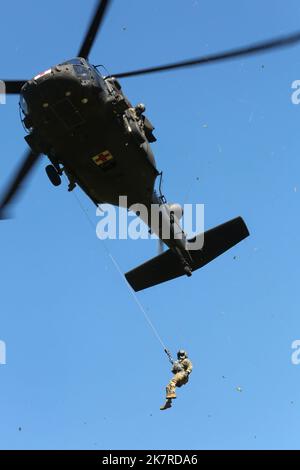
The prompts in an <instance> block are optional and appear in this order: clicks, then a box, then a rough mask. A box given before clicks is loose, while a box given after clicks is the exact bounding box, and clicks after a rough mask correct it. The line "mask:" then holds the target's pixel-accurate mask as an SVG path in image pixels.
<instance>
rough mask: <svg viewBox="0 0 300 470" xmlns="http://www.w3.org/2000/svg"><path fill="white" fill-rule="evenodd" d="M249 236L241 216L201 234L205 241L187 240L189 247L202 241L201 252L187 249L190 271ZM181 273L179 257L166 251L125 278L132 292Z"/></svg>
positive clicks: (200, 266) (130, 272) (172, 252)
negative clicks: (190, 263) (191, 262)
mask: <svg viewBox="0 0 300 470" xmlns="http://www.w3.org/2000/svg"><path fill="white" fill-rule="evenodd" d="M248 235H249V232H248V229H247V227H246V224H245V222H244V221H243V219H242V218H241V217H237V218H236V219H233V220H230V221H228V222H225V223H224V224H222V225H218V226H217V227H214V228H212V229H210V230H208V231H206V232H204V238H203V233H202V234H199V235H197V237H196V238H193V239H191V240H189V243H190V244H191V246H192V245H195V246H196V243H195V241H197V239H199V238H201V240H202V239H203V241H204V243H203V246H202V248H201V249H200V250H189V253H190V256H191V258H192V260H193V264H192V266H191V267H192V270H193V271H196V270H197V269H199V268H202V266H204V265H205V264H207V263H209V262H210V261H212V260H213V259H215V258H217V256H219V255H221V254H222V253H224V252H225V251H227V250H229V248H232V247H233V246H234V245H236V244H237V243H239V242H240V241H242V240H243V239H244V238H246V237H248ZM200 246H201V245H200ZM184 274H185V272H184V270H183V265H182V263H181V261H180V259H179V257H178V255H177V254H176V253H174V251H172V250H171V249H169V250H167V251H165V252H164V253H162V254H160V255H158V256H156V257H155V258H152V259H150V260H149V261H147V262H146V263H144V264H141V265H140V266H138V267H137V268H134V269H132V270H131V271H129V272H127V273H126V274H125V277H126V279H127V281H128V282H129V284H130V285H131V287H132V288H133V289H134V290H135V291H139V290H142V289H146V288H147V287H151V286H155V285H156V284H160V283H162V282H165V281H170V280H171V279H174V278H176V277H179V276H183V275H184Z"/></svg>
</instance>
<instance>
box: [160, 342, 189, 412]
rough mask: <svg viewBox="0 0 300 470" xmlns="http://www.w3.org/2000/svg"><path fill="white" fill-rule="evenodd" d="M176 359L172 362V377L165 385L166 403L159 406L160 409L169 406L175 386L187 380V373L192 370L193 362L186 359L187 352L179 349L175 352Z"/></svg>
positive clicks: (174, 396) (173, 396)
mask: <svg viewBox="0 0 300 470" xmlns="http://www.w3.org/2000/svg"><path fill="white" fill-rule="evenodd" d="M177 359H178V360H177V361H175V362H173V367H172V373H173V374H174V376H173V378H172V379H171V380H170V382H169V383H168V385H167V387H166V403H165V404H164V405H163V406H161V408H160V409H161V410H166V409H168V408H171V406H172V400H174V398H176V387H181V386H182V385H185V384H186V383H188V381H189V375H190V373H191V372H192V370H193V364H192V362H191V361H190V359H188V355H187V352H186V351H184V350H183V349H180V351H178V353H177Z"/></svg>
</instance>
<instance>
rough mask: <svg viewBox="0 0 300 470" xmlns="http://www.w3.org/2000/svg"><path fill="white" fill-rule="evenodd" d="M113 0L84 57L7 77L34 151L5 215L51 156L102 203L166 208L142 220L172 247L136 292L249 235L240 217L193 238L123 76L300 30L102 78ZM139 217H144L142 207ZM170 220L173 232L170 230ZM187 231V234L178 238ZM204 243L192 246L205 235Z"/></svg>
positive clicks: (104, 3)
mask: <svg viewBox="0 0 300 470" xmlns="http://www.w3.org/2000/svg"><path fill="white" fill-rule="evenodd" d="M110 3H111V0H99V1H98V4H97V6H96V9H95V13H94V15H93V17H92V20H91V23H90V25H89V28H88V30H87V33H86V35H85V38H84V40H83V43H82V45H81V47H80V49H79V52H78V54H77V57H75V58H73V59H71V60H68V61H66V62H63V63H61V64H58V65H55V66H53V67H50V68H49V69H48V70H46V71H44V72H41V73H39V74H37V75H36V76H35V77H34V78H33V79H31V80H4V82H5V85H6V93H7V94H20V109H21V115H22V121H23V124H24V127H25V129H26V131H27V135H26V136H25V140H26V142H27V144H28V145H29V148H30V150H29V151H28V152H27V153H26V155H25V159H24V161H23V162H22V163H21V164H20V165H19V167H18V169H17V172H16V174H15V175H14V176H13V178H12V180H11V182H10V183H9V185H8V188H7V190H6V192H5V193H4V195H3V197H2V199H1V200H0V217H1V218H5V212H6V209H7V206H8V205H9V204H10V203H11V202H12V200H13V199H14V198H15V196H16V195H17V193H18V192H19V190H20V188H21V185H22V183H23V182H24V180H25V179H26V178H27V176H28V174H29V173H30V172H31V170H32V168H33V167H34V165H35V164H36V163H37V161H39V156H40V155H41V154H45V155H46V156H47V157H48V158H49V161H50V164H49V165H47V167H46V172H47V175H48V177H49V179H50V181H51V183H52V184H53V185H54V186H58V185H60V184H61V176H62V174H63V173H64V174H65V175H66V176H67V178H68V180H69V186H68V190H69V191H72V190H73V189H74V188H75V187H76V185H78V186H79V187H80V188H81V189H82V190H83V191H84V192H85V193H86V194H87V196H88V197H89V198H90V199H91V200H92V201H93V202H94V203H95V204H96V205H99V204H101V203H103V202H105V203H109V204H113V205H116V206H117V205H119V196H120V195H125V196H126V197H127V201H128V207H130V206H132V205H134V204H143V205H144V206H145V207H146V208H148V209H149V212H150V209H151V206H152V205H153V204H156V205H157V206H158V207H159V213H160V219H159V220H160V222H159V225H158V227H154V226H153V225H152V224H151V220H150V218H149V217H146V219H143V220H144V221H145V222H146V223H147V224H148V226H149V229H150V230H151V231H152V232H155V233H156V234H157V235H158V237H159V238H160V239H161V240H162V242H163V243H164V244H166V245H167V246H168V248H169V249H168V250H167V251H165V252H163V253H161V254H159V255H158V256H156V257H154V258H152V259H151V260H149V261H147V262H146V263H144V264H142V265H141V266H138V267H136V268H135V269H133V270H131V271H129V272H128V273H126V274H125V276H126V278H127V281H128V282H129V283H130V285H131V286H132V288H133V289H134V290H135V291H138V290H142V289H145V288H147V287H151V286H154V285H156V284H159V283H162V282H165V281H167V280H170V279H174V278H176V277H179V276H182V275H187V276H191V274H192V272H193V271H195V270H197V269H199V268H200V267H202V266H204V265H205V264H207V263H208V262H210V261H212V260H213V259H214V258H216V257H217V256H219V255H221V254H222V253H224V252H225V251H226V250H228V249H230V248H231V247H233V246H234V245H236V244H237V243H239V242H240V241H241V240H243V239H244V238H246V237H247V236H248V235H249V232H248V229H247V227H246V225H245V223H244V221H243V219H242V218H241V217H237V218H235V219H233V220H230V221H228V222H226V223H224V224H222V225H220V226H218V227H215V228H213V229H211V230H208V231H206V232H205V233H204V234H200V235H199V236H197V237H195V238H194V239H193V240H187V236H186V235H185V234H184V233H183V231H182V230H181V228H180V222H179V220H180V217H181V215H182V211H181V208H180V207H178V205H175V206H174V205H170V204H167V202H166V200H165V198H164V196H163V194H162V193H161V191H160V192H159V193H157V192H156V191H155V182H156V179H157V178H158V177H159V175H160V173H159V171H158V170H157V167H156V163H155V159H154V155H153V152H152V149H151V147H150V144H151V143H153V142H155V140H156V139H155V136H154V134H153V131H154V127H153V125H152V124H151V122H150V121H149V119H148V118H147V117H146V116H145V114H144V113H145V107H144V105H143V104H138V105H137V106H132V104H131V103H130V101H129V100H128V98H127V97H126V96H125V94H124V93H123V90H122V87H121V84H120V82H119V79H120V78H125V77H131V76H137V75H143V74H146V73H154V72H159V71H165V70H174V69H178V68H182V67H190V66H197V65H198V66H199V65H204V64H208V63H212V62H217V61H223V60H227V59H232V58H237V57H240V56H247V55H251V54H255V53H259V52H263V51H266V50H270V49H274V48H280V47H284V46H288V45H291V44H294V43H296V42H299V41H300V33H295V34H292V35H290V36H285V37H281V38H277V39H273V40H270V41H266V42H263V43H256V44H253V45H250V46H246V47H242V48H239V49H235V50H231V51H227V52H223V53H220V54H213V55H210V56H206V57H200V58H197V59H193V60H187V61H182V62H177V63H173V64H167V65H162V66H158V67H150V68H146V69H138V70H134V71H131V72H125V73H119V74H114V75H113V76H106V77H105V76H102V74H101V73H100V72H99V70H98V68H97V67H96V66H94V65H92V64H91V63H90V62H89V61H88V56H89V53H90V51H91V48H92V46H93V43H94V41H95V39H96V36H97V33H98V31H99V29H100V26H101V25H102V23H103V20H104V18H105V16H106V13H107V11H108V7H109V5H110ZM137 215H140V214H139V212H138V211H137ZM163 225H167V226H168V228H169V231H168V233H169V235H170V236H168V237H165V236H164V235H163V233H162V232H163V231H162V226H163ZM178 233H180V235H181V236H180V237H178ZM203 235H204V244H203V246H201V248H200V249H198V250H192V249H191V244H192V243H194V242H195V241H197V238H198V237H202V238H203Z"/></svg>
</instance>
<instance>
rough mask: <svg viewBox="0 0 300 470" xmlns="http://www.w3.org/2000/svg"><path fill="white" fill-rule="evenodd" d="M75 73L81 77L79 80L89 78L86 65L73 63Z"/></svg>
mask: <svg viewBox="0 0 300 470" xmlns="http://www.w3.org/2000/svg"><path fill="white" fill-rule="evenodd" d="M73 66H74V70H75V72H76V75H77V76H78V77H80V78H81V80H88V79H89V78H90V71H89V69H88V67H84V66H83V65H81V64H80V65H75V64H74V65H73Z"/></svg>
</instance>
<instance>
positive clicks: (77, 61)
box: [61, 57, 84, 65]
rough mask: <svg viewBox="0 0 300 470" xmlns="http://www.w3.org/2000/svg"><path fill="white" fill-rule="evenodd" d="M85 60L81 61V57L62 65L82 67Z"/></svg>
mask: <svg viewBox="0 0 300 470" xmlns="http://www.w3.org/2000/svg"><path fill="white" fill-rule="evenodd" d="M83 62H84V61H83V59H80V58H79V57H76V58H75V59H71V60H66V62H63V63H62V64H61V65H68V64H70V65H82V63H83Z"/></svg>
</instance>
